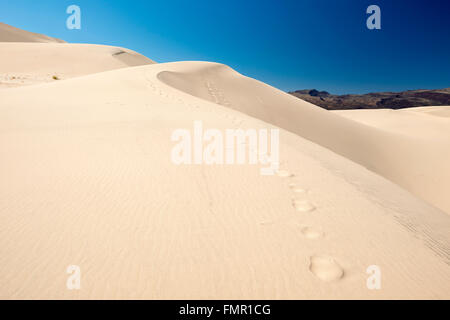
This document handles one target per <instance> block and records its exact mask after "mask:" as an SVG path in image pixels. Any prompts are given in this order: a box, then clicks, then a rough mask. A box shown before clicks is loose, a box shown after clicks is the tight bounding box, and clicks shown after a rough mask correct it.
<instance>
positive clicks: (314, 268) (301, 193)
mask: <svg viewBox="0 0 450 320" xmlns="http://www.w3.org/2000/svg"><path fill="white" fill-rule="evenodd" d="M277 175H278V177H280V178H283V179H289V180H291V179H292V178H294V175H293V174H292V173H290V172H289V171H286V170H278V171H277ZM289 188H290V189H291V191H292V192H293V193H294V195H295V196H293V198H292V206H293V207H294V209H295V210H296V211H297V212H301V213H311V212H314V211H316V207H315V206H314V204H312V203H311V202H310V201H309V200H308V190H307V189H305V188H302V187H299V186H298V185H297V184H296V183H295V182H290V183H289ZM300 232H301V234H302V235H303V236H304V237H305V238H307V239H311V240H317V239H320V238H322V237H323V232H321V231H320V230H319V229H316V228H314V227H310V226H303V227H302V228H301V229H300ZM309 270H310V271H311V272H312V273H313V274H314V275H315V276H316V277H317V278H319V279H320V280H322V281H327V282H328V281H335V280H339V279H341V278H342V277H343V276H344V269H342V267H341V266H340V265H339V264H338V263H337V262H336V260H335V259H334V258H333V257H330V256H327V255H313V256H311V257H310V259H309Z"/></svg>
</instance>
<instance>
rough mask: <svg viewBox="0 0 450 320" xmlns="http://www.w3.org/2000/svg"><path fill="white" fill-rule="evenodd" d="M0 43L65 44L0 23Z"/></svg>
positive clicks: (55, 39)
mask: <svg viewBox="0 0 450 320" xmlns="http://www.w3.org/2000/svg"><path fill="white" fill-rule="evenodd" d="M0 42H44V43H51V42H57V43H65V41H64V40H61V39H57V38H52V37H49V36H46V35H43V34H40V33H34V32H30V31H26V30H23V29H19V28H16V27H13V26H10V25H8V24H6V23H2V22H0Z"/></svg>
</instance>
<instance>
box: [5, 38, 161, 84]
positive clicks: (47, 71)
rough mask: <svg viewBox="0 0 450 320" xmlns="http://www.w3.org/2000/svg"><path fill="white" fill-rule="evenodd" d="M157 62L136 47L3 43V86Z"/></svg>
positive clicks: (37, 82)
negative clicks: (132, 48)
mask: <svg viewBox="0 0 450 320" xmlns="http://www.w3.org/2000/svg"><path fill="white" fill-rule="evenodd" d="M153 63H155V62H154V61H152V60H150V59H148V58H147V57H145V56H143V55H141V54H139V53H137V52H135V51H133V50H129V49H124V48H119V47H111V46H105V45H92V44H69V43H64V44H61V43H1V42H0V89H2V88H3V89H5V88H10V87H18V86H23V85H34V84H40V83H46V82H54V81H55V80H65V79H69V78H73V77H79V76H83V75H88V74H92V73H98V72H104V71H108V70H114V69H119V68H126V67H133V66H138V65H147V64H153Z"/></svg>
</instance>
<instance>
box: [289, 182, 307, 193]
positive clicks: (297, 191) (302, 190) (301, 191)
mask: <svg viewBox="0 0 450 320" xmlns="http://www.w3.org/2000/svg"><path fill="white" fill-rule="evenodd" d="M289 188H291V190H292V191H293V192H295V193H299V194H306V193H307V192H308V190H307V189H305V188H301V187H297V186H296V185H295V184H294V183H292V184H290V185H289Z"/></svg>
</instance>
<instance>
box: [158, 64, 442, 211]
mask: <svg viewBox="0 0 450 320" xmlns="http://www.w3.org/2000/svg"><path fill="white" fill-rule="evenodd" d="M177 69H178V71H177V72H173V71H163V72H161V73H160V74H159V75H158V78H159V79H160V80H161V81H163V82H164V83H166V84H168V85H170V86H172V87H174V88H177V89H179V90H181V91H184V92H187V93H189V94H191V95H194V96H197V97H199V98H202V99H206V100H208V101H211V102H215V103H218V104H221V105H224V106H227V107H229V108H233V109H236V110H238V111H241V112H244V113H246V114H248V115H250V116H252V117H256V118H258V119H261V120H263V121H266V122H269V123H272V124H274V125H276V126H279V127H281V128H283V129H286V130H289V131H291V132H293V133H296V134H298V135H300V136H302V137H304V138H306V139H308V140H311V141H313V142H315V143H318V144H320V145H322V146H324V147H326V148H328V149H330V150H332V151H334V152H337V153H338V154H341V155H343V156H345V157H347V158H349V159H351V160H353V161H355V162H357V163H359V164H362V165H363V166H365V167H366V168H368V169H369V170H372V171H374V172H376V173H378V174H381V175H382V176H384V177H386V178H388V179H390V180H392V181H394V182H395V183H397V184H399V185H400V186H402V187H404V188H405V189H407V190H409V191H410V192H412V193H413V194H415V195H417V196H419V197H421V198H423V199H425V200H426V201H429V202H430V203H431V204H433V205H435V206H436V207H438V208H440V209H442V210H444V211H446V212H448V213H450V199H449V197H448V196H447V193H448V190H450V162H449V161H448V159H450V141H449V140H448V139H439V140H438V141H432V142H431V141H430V139H424V138H423V137H421V138H418V137H416V136H414V137H412V136H408V135H403V134H399V133H398V132H386V131H385V130H382V129H380V128H377V127H374V126H368V125H366V124H365V123H361V122H356V121H353V120H352V119H347V118H344V117H341V116H340V115H339V113H332V112H328V111H327V110H323V109H321V108H319V107H317V106H314V105H313V104H310V103H308V102H306V101H303V100H299V99H298V98H296V97H293V96H291V95H289V94H287V93H285V92H282V91H280V90H277V89H275V88H273V87H270V86H268V85H267V84H264V83H262V82H260V81H257V80H254V79H251V78H248V77H245V76H242V75H240V74H238V73H237V72H235V71H234V70H232V69H231V68H229V67H227V66H224V65H221V64H216V63H203V62H190V63H182V66H181V65H180V68H177ZM244 92H251V93H252V94H244ZM444 127H445V128H444ZM441 128H444V131H440V132H441V135H442V132H443V133H448V131H449V130H448V126H447V125H446V124H445V125H443V126H441ZM416 129H419V128H417V127H416ZM427 129H430V130H433V129H432V127H431V126H427ZM422 131H424V130H421V131H419V132H422ZM425 135H426V133H425Z"/></svg>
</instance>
